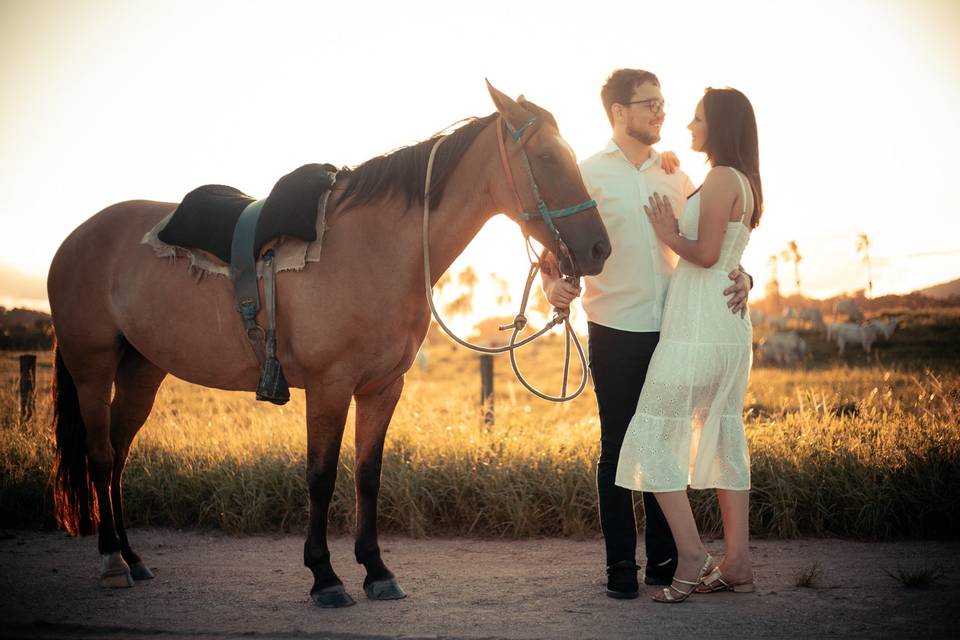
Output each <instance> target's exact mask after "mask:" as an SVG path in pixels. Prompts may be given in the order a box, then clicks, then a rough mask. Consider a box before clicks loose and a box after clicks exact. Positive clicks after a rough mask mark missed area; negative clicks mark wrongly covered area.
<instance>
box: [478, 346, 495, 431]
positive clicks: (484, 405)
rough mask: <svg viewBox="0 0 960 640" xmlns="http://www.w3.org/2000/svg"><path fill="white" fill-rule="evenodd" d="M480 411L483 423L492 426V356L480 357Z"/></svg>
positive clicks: (487, 354) (485, 354)
mask: <svg viewBox="0 0 960 640" xmlns="http://www.w3.org/2000/svg"><path fill="white" fill-rule="evenodd" d="M480 409H481V411H483V423H484V424H487V425H492V424H493V356H492V355H491V354H489V353H484V354H481V355H480Z"/></svg>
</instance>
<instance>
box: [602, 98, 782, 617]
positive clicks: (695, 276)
mask: <svg viewBox="0 0 960 640" xmlns="http://www.w3.org/2000/svg"><path fill="white" fill-rule="evenodd" d="M687 128H688V129H689V130H690V132H691V134H692V138H693V139H692V144H691V146H692V148H693V149H694V150H695V151H700V152H703V153H706V154H707V158H708V160H709V161H710V165H711V167H712V169H711V170H710V173H708V174H707V177H706V179H705V180H704V182H703V185H702V186H701V188H700V189H699V190H697V192H695V194H694V195H693V196H691V197H690V198H689V199H688V200H687V204H686V206H685V207H684V208H683V212H682V213H681V214H680V220H679V224H678V221H677V220H676V218H675V217H674V214H673V210H672V207H671V206H670V203H669V201H668V200H665V199H663V198H661V197H660V195H659V194H654V196H653V197H652V198H650V206H649V207H646V206H645V207H644V210H645V211H646V212H647V215H648V216H649V218H650V222H651V223H652V225H653V228H654V230H655V231H656V234H657V236H658V237H659V238H660V240H661V241H662V242H663V243H664V244H666V245H667V246H669V247H670V248H671V249H673V251H675V252H676V253H677V254H678V255H679V256H680V261H679V264H678V265H677V268H676V270H675V271H674V273H673V277H672V279H671V281H670V288H669V291H668V293H667V301H666V306H665V308H664V317H663V325H662V329H661V334H660V342H659V343H658V345H657V349H656V351H655V352H654V355H653V359H652V360H651V362H650V369H649V372H648V373H647V378H646V382H645V383H644V386H643V391H642V393H641V394H640V400H639V402H638V403H637V411H636V413H635V415H634V417H633V419H632V421H631V423H630V427H629V428H628V430H627V435H626V438H625V439H624V442H623V448H622V449H621V452H620V461H619V464H618V466H617V484H618V485H620V486H623V487H628V488H630V489H635V490H638V491H650V492H653V493H654V494H655V495H656V498H657V502H658V503H659V505H660V507H661V508H662V509H663V513H664V515H665V516H666V518H667V522H668V523H669V525H670V530H671V532H672V533H673V538H674V540H675V541H676V544H677V552H678V563H677V569H676V572H675V574H674V575H675V577H674V580H673V584H671V585H670V587H668V588H666V589H663V590H662V591H661V592H658V593H657V594H655V595H654V598H653V599H654V600H656V601H658V602H668V603H673V602H682V601H683V600H686V599H687V598H688V597H689V596H690V594H692V593H693V592H694V591H701V592H702V591H722V590H733V591H752V590H753V570H752V564H751V561H750V551H749V547H748V534H749V528H748V524H749V518H748V506H749V490H750V458H749V455H748V453H747V442H746V438H745V436H744V431H743V398H744V395H745V394H746V391H747V379H748V377H749V375H750V363H751V359H752V349H751V344H752V333H753V331H752V328H751V326H750V318H749V316H748V315H744V314H740V315H735V314H731V313H730V312H729V310H728V309H727V307H726V304H725V300H724V298H723V296H721V295H719V292H721V291H723V289H724V288H726V286H727V284H728V278H727V274H728V273H730V271H732V270H733V269H735V268H737V265H738V264H739V262H740V257H741V255H743V250H744V249H745V248H746V246H747V242H748V240H749V239H750V231H751V229H753V228H754V227H756V226H757V223H758V222H759V220H760V214H761V212H762V210H763V194H762V190H761V185H760V172H759V158H758V157H759V152H758V145H757V124H756V119H755V117H754V114H753V107H752V106H751V105H750V101H749V100H747V98H746V96H744V95H743V94H742V93H740V92H739V91H737V90H735V89H712V88H710V89H707V90H706V92H705V93H704V96H703V99H702V100H700V103H699V104H697V109H696V113H695V115H694V118H693V121H691V122H690V124H689V125H688V126H687ZM688 485H689V486H690V487H693V488H694V489H707V488H714V489H716V490H717V497H718V499H719V501H720V510H721V513H722V517H723V533H724V546H725V555H724V559H723V562H721V563H720V565H719V566H716V567H715V566H714V563H713V560H712V558H711V557H710V555H709V554H708V553H707V551H706V549H705V548H704V546H703V543H702V542H701V540H700V535H699V532H698V531H697V525H696V522H695V521H694V518H693V512H692V510H691V509H690V502H689V500H688V499H687V486H688ZM711 569H713V571H712V573H710V575H708V576H706V577H705V574H707V573H708V572H710V571H711ZM698 585H699V586H698Z"/></svg>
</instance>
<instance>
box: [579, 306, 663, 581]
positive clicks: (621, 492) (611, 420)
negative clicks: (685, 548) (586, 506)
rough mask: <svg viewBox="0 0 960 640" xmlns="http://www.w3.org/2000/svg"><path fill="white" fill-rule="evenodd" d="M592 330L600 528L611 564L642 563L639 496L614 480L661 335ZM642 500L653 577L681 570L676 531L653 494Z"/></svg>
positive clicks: (591, 327) (590, 327) (591, 326)
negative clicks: (667, 567)
mask: <svg viewBox="0 0 960 640" xmlns="http://www.w3.org/2000/svg"><path fill="white" fill-rule="evenodd" d="M587 328H588V330H589V335H590V342H589V351H590V373H591V374H592V376H593V387H594V389H595V390H596V394H597V407H598V409H599V411H600V460H599V462H598V463H597V494H598V496H599V501H600V527H601V528H602V529H603V538H604V542H605V543H606V547H607V564H608V565H610V564H613V563H614V562H620V561H622V560H630V561H633V562H636V551H637V521H636V516H635V515H634V512H633V492H632V491H631V490H629V489H624V488H623V487H618V486H617V485H616V484H614V480H615V479H616V476H617V462H618V461H619V459H620V447H621V445H622V444H623V437H624V435H626V432H627V427H628V426H629V424H630V419H631V418H633V414H634V412H635V411H636V409H637V400H638V399H639V398H640V389H642V388H643V382H644V379H645V378H646V377H647V367H648V366H649V365H650V358H651V357H652V356H653V351H654V349H655V348H656V346H657V341H658V340H659V339H660V334H659V333H655V332H651V333H637V332H633V331H621V330H619V329H613V328H610V327H605V326H603V325H599V324H595V323H593V322H589V323H587ZM642 495H643V511H644V515H645V519H646V526H645V534H644V542H645V545H646V556H647V571H648V572H650V571H651V569H653V568H654V567H657V566H662V565H664V564H667V563H669V564H672V565H673V566H675V561H676V558H677V547H676V545H675V544H674V542H673V536H672V535H671V533H670V525H669V524H667V520H666V518H665V517H664V515H663V511H662V510H661V509H660V505H659V504H658V503H657V499H656V498H655V497H654V495H653V494H652V493H647V492H644V493H643V494H642ZM671 561H673V562H671ZM671 572H672V567H671Z"/></svg>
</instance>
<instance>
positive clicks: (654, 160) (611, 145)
mask: <svg viewBox="0 0 960 640" xmlns="http://www.w3.org/2000/svg"><path fill="white" fill-rule="evenodd" d="M603 152H604V153H609V154H613V155H619V156H620V157H621V158H623V160H624V162H630V161H629V160H627V156H626V155H624V153H623V150H622V149H620V145H618V144H617V143H616V142H614V140H613V138H610V142H608V143H607V146H606V147H604V149H603ZM653 166H657V167H659V166H660V154H659V153H658V152H657V150H656V149H653V148H651V149H650V157H649V158H647V160H646V162H644V163H643V164H642V165H640V167H639V168H638V169H637V170H638V171H646V170H647V169H649V168H651V167H653Z"/></svg>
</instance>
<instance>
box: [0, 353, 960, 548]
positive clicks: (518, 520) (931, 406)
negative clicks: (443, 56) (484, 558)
mask: <svg viewBox="0 0 960 640" xmlns="http://www.w3.org/2000/svg"><path fill="white" fill-rule="evenodd" d="M561 358H562V345H561V343H560V342H559V340H553V341H551V342H550V343H549V344H545V345H542V346H535V347H533V348H532V349H531V350H530V351H529V352H526V353H525V354H524V356H523V358H522V359H523V363H524V369H525V371H529V372H530V374H531V376H532V377H533V378H534V379H535V380H536V381H538V382H539V383H541V384H544V385H547V386H550V385H553V386H554V387H555V386H557V385H558V380H559V378H558V373H559V372H558V363H559V362H560V360H561ZM40 360H41V368H40V375H39V383H40V388H41V390H44V389H47V388H49V380H50V369H49V355H48V354H41V355H40ZM0 363H2V364H0V526H2V527H22V526H38V525H39V526H51V525H52V516H51V504H50V493H49V487H48V482H47V477H48V473H49V469H50V463H51V459H52V442H51V438H50V434H49V429H48V427H47V425H48V423H49V418H50V404H49V399H48V398H47V397H46V396H45V395H41V396H40V398H39V399H38V407H37V409H38V411H37V417H36V418H35V419H33V420H32V421H29V422H27V423H25V424H21V423H20V422H19V420H18V417H17V410H16V407H17V396H16V374H17V371H16V361H15V357H14V355H13V354H0ZM428 364H429V366H428V369H427V370H426V371H421V370H420V369H418V368H414V369H413V370H412V371H411V373H410V374H409V375H408V381H407V386H406V390H405V392H404V397H403V399H402V400H401V402H400V404H399V406H398V407H397V411H396V414H395V416H394V420H393V423H392V425H391V427H390V431H389V433H388V436H387V446H386V449H385V453H384V463H383V481H382V490H381V497H380V518H379V523H380V528H381V530H383V531H391V532H397V533H404V534H410V535H415V536H420V535H430V534H457V535H466V534H472V535H483V536H510V537H514V536H555V535H559V536H592V535H595V534H596V533H597V532H598V531H599V523H598V519H597V512H596V489H595V482H594V474H595V461H596V458H597V456H598V453H599V446H598V440H599V424H598V420H597V417H596V408H595V399H594V397H593V395H592V393H590V392H589V391H588V392H586V393H585V394H584V395H583V396H582V397H581V398H579V399H577V400H576V401H574V402H572V403H568V404H564V405H554V404H550V403H546V402H543V401H539V400H537V399H535V398H533V397H532V396H530V395H528V394H527V393H526V392H525V391H523V390H522V388H521V387H519V385H518V384H517V383H516V382H515V381H513V379H512V374H511V373H510V372H509V363H508V361H507V359H506V358H505V357H503V358H499V359H497V362H496V367H497V374H496V390H497V392H496V398H495V410H496V424H495V425H493V426H486V425H484V423H483V421H482V419H481V415H480V411H479V408H478V401H479V392H480V389H479V386H480V383H479V374H478V364H477V360H476V357H475V356H472V355H470V354H469V353H466V352H464V351H462V350H460V349H454V348H452V347H451V346H450V345H447V344H440V345H435V346H434V347H433V348H432V350H431V351H430V353H429V356H428ZM866 364H867V366H859V367H850V366H847V365H846V364H843V363H842V362H840V361H834V362H819V363H817V365H816V366H813V367H809V368H805V369H803V368H802V369H795V370H784V369H775V368H757V369H755V371H754V374H753V377H752V379H751V384H750V391H749V393H748V397H747V411H746V425H747V436H748V439H749V442H750V451H751V456H752V474H753V490H752V493H751V529H752V532H753V534H754V535H759V536H795V535H801V534H804V535H838V536H847V537H855V538H868V539H878V538H891V537H899V536H948V537H953V536H956V531H957V525H958V524H960V515H958V514H960V491H957V487H958V486H960V430H958V420H957V418H958V415H957V411H958V404H960V372H958V371H957V369H956V368H951V367H949V366H939V368H938V369H937V370H934V369H927V368H924V366H923V365H924V363H923V362H922V361H917V362H909V363H901V364H898V365H894V364H891V363H884V362H883V359H882V355H881V356H878V359H876V360H875V361H873V362H870V363H866ZM553 390H554V391H556V389H553ZM303 415H304V397H303V394H302V392H298V391H296V390H295V391H294V393H293V398H292V400H291V402H290V403H289V404H288V405H286V406H284V407H279V408H278V407H274V406H272V405H264V404H259V403H255V402H254V401H253V398H252V394H246V393H230V392H222V391H215V390H210V389H204V388H200V387H196V386H192V385H189V384H186V383H184V382H182V381H179V380H175V379H172V378H171V379H168V380H167V381H166V382H165V383H164V385H163V387H162V388H161V390H160V393H159V396H158V399H157V403H156V407H155V409H154V411H153V414H152V415H151V416H150V419H149V420H148V422H147V424H146V425H145V426H144V428H143V430H142V431H141V433H140V435H139V436H138V439H137V441H136V443H135V445H134V450H133V453H132V455H131V460H130V463H129V465H128V467H127V472H126V476H125V480H126V492H125V497H126V512H127V517H128V520H129V522H130V523H132V524H133V525H162V526H175V527H215V528H220V529H224V530H227V531H232V532H255V531H302V530H303V529H304V528H305V524H306V517H307V513H306V504H307V492H306V482H305V477H304V475H305V471H304V470H305V451H306V434H305V428H304V421H303ZM352 420H353V415H352V411H351V415H350V418H349V420H348V425H347V430H346V436H345V438H344V446H343V450H342V454H341V465H340V471H339V478H338V481H337V486H336V492H335V494H334V498H333V503H332V506H331V526H332V528H333V529H334V530H339V531H347V530H350V529H351V528H352V523H353V519H354V489H353V466H354V465H353V457H354V447H353V434H352ZM691 497H692V499H693V501H694V508H695V511H696V513H697V517H698V520H699V522H700V524H701V526H702V527H703V529H704V530H705V531H706V532H708V533H717V532H718V531H719V524H720V519H719V512H718V509H717V506H716V500H715V499H714V498H713V496H712V495H711V492H707V491H691Z"/></svg>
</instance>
